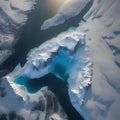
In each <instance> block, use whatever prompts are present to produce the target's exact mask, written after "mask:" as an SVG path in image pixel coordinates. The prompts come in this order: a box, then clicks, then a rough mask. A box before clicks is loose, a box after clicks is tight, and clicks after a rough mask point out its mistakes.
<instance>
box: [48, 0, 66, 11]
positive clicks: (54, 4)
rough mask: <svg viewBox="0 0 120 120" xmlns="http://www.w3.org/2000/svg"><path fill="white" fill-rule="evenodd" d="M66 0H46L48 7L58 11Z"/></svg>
mask: <svg viewBox="0 0 120 120" xmlns="http://www.w3.org/2000/svg"><path fill="white" fill-rule="evenodd" d="M65 1H66V0H46V5H47V7H48V9H50V10H52V11H56V10H58V9H59V8H60V6H61V5H62V4H64V2H65Z"/></svg>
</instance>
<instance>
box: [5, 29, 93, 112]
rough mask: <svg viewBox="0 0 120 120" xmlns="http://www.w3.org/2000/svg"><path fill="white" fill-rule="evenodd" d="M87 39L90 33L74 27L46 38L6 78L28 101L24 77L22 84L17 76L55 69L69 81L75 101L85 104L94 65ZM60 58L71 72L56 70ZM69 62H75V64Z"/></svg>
mask: <svg viewBox="0 0 120 120" xmlns="http://www.w3.org/2000/svg"><path fill="white" fill-rule="evenodd" d="M85 40H86V36H85V35H84V34H82V33H81V34H80V33H78V32H74V31H73V30H71V29H70V30H68V31H67V32H63V33H61V34H60V35H58V36H57V37H55V38H52V39H50V40H48V41H46V42H45V43H43V44H42V45H40V46H39V47H38V48H34V49H32V50H31V51H30V52H29V53H28V57H27V62H26V63H25V65H24V66H23V67H21V66H20V65H18V66H16V68H15V69H14V71H13V72H11V73H9V74H8V75H7V76H5V78H6V79H7V80H8V81H9V83H10V85H11V86H12V88H13V89H14V90H15V92H16V94H18V95H20V96H21V97H22V98H23V99H24V101H26V100H27V98H26V96H27V93H26V88H25V86H24V85H23V84H24V81H23V82H22V85H23V86H21V85H19V84H16V83H15V82H14V80H16V78H18V77H21V76H27V77H28V78H30V79H34V78H40V77H42V76H44V75H46V74H48V73H51V72H52V73H53V74H55V75H56V76H57V77H58V78H62V80H65V81H67V83H68V93H69V96H70V99H71V102H72V103H76V104H77V103H79V106H78V105H77V107H79V108H81V106H82V104H83V102H84V97H85V94H86V89H87V88H88V87H89V86H90V84H91V80H92V79H91V78H92V65H93V63H92V61H91V59H90V58H89V51H88V50H87V46H86V42H85ZM61 53H62V55H61ZM64 55H65V56H64ZM66 55H68V56H66ZM61 56H62V57H64V58H63V60H65V61H64V62H65V63H64V62H63V61H61V59H62V58H61ZM56 61H57V62H58V63H57V64H62V67H66V69H65V71H63V73H65V74H66V73H67V75H69V76H67V77H65V76H62V75H61V73H59V71H56V69H55V71H54V70H53V67H55V64H56ZM71 63H72V64H73V65H72V64H71ZM69 65H72V67H71V66H69ZM52 70H53V71H54V72H53V71H52ZM31 73H32V74H31ZM56 73H57V74H56ZM23 80H24V78H23ZM78 83H79V84H78ZM78 95H79V96H78ZM73 98H74V100H73ZM75 108H76V106H75ZM79 112H80V111H79ZM80 114H81V112H80Z"/></svg>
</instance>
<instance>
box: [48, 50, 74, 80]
mask: <svg viewBox="0 0 120 120" xmlns="http://www.w3.org/2000/svg"><path fill="white" fill-rule="evenodd" d="M74 64H75V60H74V59H73V58H72V57H71V56H70V55H69V53H68V52H66V51H61V52H60V53H59V55H58V56H57V57H56V58H55V59H54V60H53V61H52V63H51V66H50V68H49V71H50V72H51V73H53V74H54V75H56V77H58V78H61V79H63V80H65V81H66V80H67V79H68V77H69V74H70V70H71V69H72V67H73V66H74Z"/></svg>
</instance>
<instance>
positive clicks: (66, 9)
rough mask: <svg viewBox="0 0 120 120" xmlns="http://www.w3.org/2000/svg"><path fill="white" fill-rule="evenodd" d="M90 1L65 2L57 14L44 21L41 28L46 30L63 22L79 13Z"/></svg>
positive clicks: (69, 0) (71, 0)
mask: <svg viewBox="0 0 120 120" xmlns="http://www.w3.org/2000/svg"><path fill="white" fill-rule="evenodd" d="M88 2H90V0H67V1H65V3H64V4H63V6H62V7H61V8H60V10H59V11H58V13H57V14H56V15H55V16H53V17H52V18H49V19H48V20H46V21H44V23H43V24H42V26H41V29H42V30H45V29H48V28H50V27H52V26H56V25H59V24H62V23H64V22H65V21H66V20H68V19H69V18H71V17H74V16H76V15H78V14H79V13H80V12H81V11H82V10H83V8H84V7H85V6H86V5H87V3H88Z"/></svg>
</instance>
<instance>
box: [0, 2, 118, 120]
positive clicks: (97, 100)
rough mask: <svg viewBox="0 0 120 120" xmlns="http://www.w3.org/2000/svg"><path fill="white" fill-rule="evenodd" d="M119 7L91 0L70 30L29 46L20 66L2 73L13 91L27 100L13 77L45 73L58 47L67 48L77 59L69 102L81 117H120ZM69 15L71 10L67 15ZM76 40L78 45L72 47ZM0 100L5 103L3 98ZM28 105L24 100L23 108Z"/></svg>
mask: <svg viewBox="0 0 120 120" xmlns="http://www.w3.org/2000/svg"><path fill="white" fill-rule="evenodd" d="M68 8H69V4H68ZM119 8H120V2H119V0H116V1H114V0H106V1H104V0H94V1H93V5H92V7H91V9H90V10H89V11H88V12H87V14H86V15H85V16H84V21H81V22H80V23H79V26H78V27H77V28H76V29H74V31H68V32H65V33H62V34H60V35H58V36H57V37H56V38H53V39H51V40H48V41H47V42H45V43H43V44H42V45H41V46H39V47H38V48H34V49H32V50H31V51H30V52H29V54H28V56H27V62H26V64H25V65H24V66H23V67H21V65H20V64H19V65H18V66H16V68H15V69H14V71H13V72H12V73H10V74H8V75H7V76H5V78H7V80H8V81H9V83H10V85H11V86H12V88H13V89H14V91H15V93H16V94H17V95H19V96H21V97H22V98H23V100H24V101H29V97H28V96H29V95H28V94H29V93H26V89H25V87H24V86H20V85H17V84H15V83H14V80H15V79H16V78H17V77H19V76H22V75H27V76H29V77H30V78H31V79H33V78H40V77H42V76H44V75H45V74H47V73H49V72H50V71H49V67H50V65H49V63H52V60H53V58H54V57H59V56H58V51H59V50H60V49H61V48H62V49H64V50H66V48H67V51H70V55H71V56H72V57H73V58H74V60H75V61H77V62H76V63H75V65H73V67H72V71H70V72H71V74H70V75H69V78H68V80H67V83H68V86H69V88H68V93H69V97H70V100H71V103H72V105H73V106H74V107H75V108H76V109H77V111H78V112H79V113H80V114H81V115H82V116H83V117H84V118H85V120H96V118H98V119H99V120H103V119H104V120H117V119H118V118H120V114H119V111H120V95H119V93H120V67H119V66H120V52H119V51H120V41H119V40H120V28H119V25H120V21H119V19H120V16H119ZM65 12H66V11H65ZM73 12H74V11H73ZM72 16H73V15H72V14H71V15H70V17H72ZM76 33H77V35H76ZM81 33H82V34H81ZM66 36H68V37H67V39H65V38H66ZM77 37H78V38H80V40H79V39H78V38H77ZM10 38H12V36H10ZM67 40H68V41H69V42H68V41H67ZM52 41H53V42H52ZM78 41H80V46H79V47H77V49H76V45H77V44H78ZM60 46H62V47H60ZM59 47H60V49H59ZM91 61H92V62H91ZM53 62H54V60H53ZM46 65H47V67H46ZM31 73H32V74H31ZM89 86H91V87H89ZM8 91H9V90H8ZM40 91H41V90H40ZM40 91H39V92H40ZM39 92H38V93H39ZM38 93H36V94H32V95H31V96H34V97H33V98H32V100H33V99H34V98H36V97H37V94H38ZM30 99H31V98H30ZM36 99H37V98H36ZM2 103H3V104H5V103H4V102H3V101H2ZM29 105H30V104H28V103H27V104H26V108H27V107H28V106H29ZM10 107H11V106H10ZM0 108H1V109H3V108H4V107H3V106H2V107H0ZM23 113H24V111H22V114H23ZM25 113H26V111H25ZM53 116H55V115H53ZM33 117H34V115H33Z"/></svg>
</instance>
